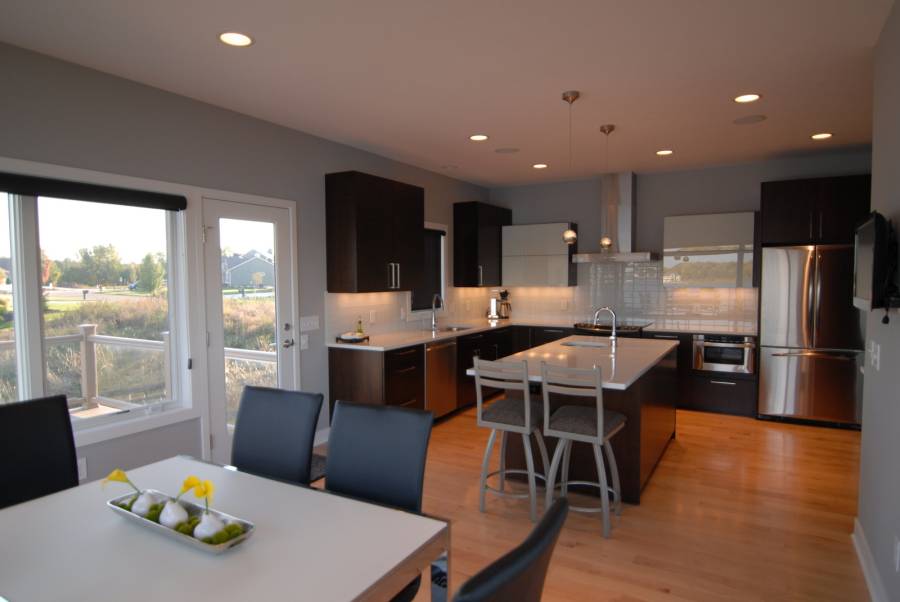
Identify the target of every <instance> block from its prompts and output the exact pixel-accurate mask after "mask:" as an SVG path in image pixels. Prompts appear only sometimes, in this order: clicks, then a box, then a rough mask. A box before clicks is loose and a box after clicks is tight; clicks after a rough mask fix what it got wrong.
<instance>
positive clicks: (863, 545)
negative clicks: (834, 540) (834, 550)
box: [850, 519, 890, 602]
mask: <svg viewBox="0 0 900 602" xmlns="http://www.w3.org/2000/svg"><path fill="white" fill-rule="evenodd" d="M850 539H852V540H853V547H855V548H856V556H857V558H859V564H860V566H861V567H862V571H863V575H864V576H865V578H866V586H867V587H868V588H869V596H870V597H871V598H872V602H890V598H888V593H887V590H886V589H885V588H884V583H882V582H881V575H879V574H878V567H876V566H875V557H874V556H872V550H870V549H869V542H868V541H866V534H865V532H863V529H862V525H860V524H859V519H854V520H853V535H851V536H850Z"/></svg>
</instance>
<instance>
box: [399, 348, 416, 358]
mask: <svg viewBox="0 0 900 602" xmlns="http://www.w3.org/2000/svg"><path fill="white" fill-rule="evenodd" d="M416 351H418V349H407V350H406V351H395V352H394V356H397V357H399V356H401V355H409V354H410V353H415V352H416Z"/></svg>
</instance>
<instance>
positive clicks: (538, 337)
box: [531, 326, 575, 347]
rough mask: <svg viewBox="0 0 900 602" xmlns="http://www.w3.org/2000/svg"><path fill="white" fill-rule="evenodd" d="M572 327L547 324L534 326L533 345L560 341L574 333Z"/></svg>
mask: <svg viewBox="0 0 900 602" xmlns="http://www.w3.org/2000/svg"><path fill="white" fill-rule="evenodd" d="M574 332H575V331H574V329H572V328H562V327H560V328H555V327H553V328H551V327H545V326H534V327H532V328H531V346H532V347H537V346H538V345H544V344H546V343H552V342H553V341H558V340H559V339H563V338H565V337H567V336H571V335H572V334H573V333H574Z"/></svg>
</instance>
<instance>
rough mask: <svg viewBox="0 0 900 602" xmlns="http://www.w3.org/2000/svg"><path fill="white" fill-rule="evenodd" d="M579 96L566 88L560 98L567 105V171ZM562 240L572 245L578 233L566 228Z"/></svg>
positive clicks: (575, 91) (570, 157) (570, 167)
mask: <svg viewBox="0 0 900 602" xmlns="http://www.w3.org/2000/svg"><path fill="white" fill-rule="evenodd" d="M579 97H581V92H579V91H578V90H566V91H565V92H563V93H562V99H563V100H564V101H565V102H566V103H568V105H569V171H570V172H571V171H572V104H573V103H574V102H575V101H576V100H578V99H579ZM563 240H564V241H565V242H566V244H567V245H574V244H575V243H576V242H577V241H578V233H577V232H575V230H572V229H567V230H566V231H565V232H563Z"/></svg>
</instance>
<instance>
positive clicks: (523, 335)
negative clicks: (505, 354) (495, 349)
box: [509, 326, 534, 353]
mask: <svg viewBox="0 0 900 602" xmlns="http://www.w3.org/2000/svg"><path fill="white" fill-rule="evenodd" d="M509 332H510V340H511V342H512V352H513V353H518V352H520V351H525V350H526V349H531V348H532V347H533V346H534V345H532V344H531V327H530V326H510V327H509Z"/></svg>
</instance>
